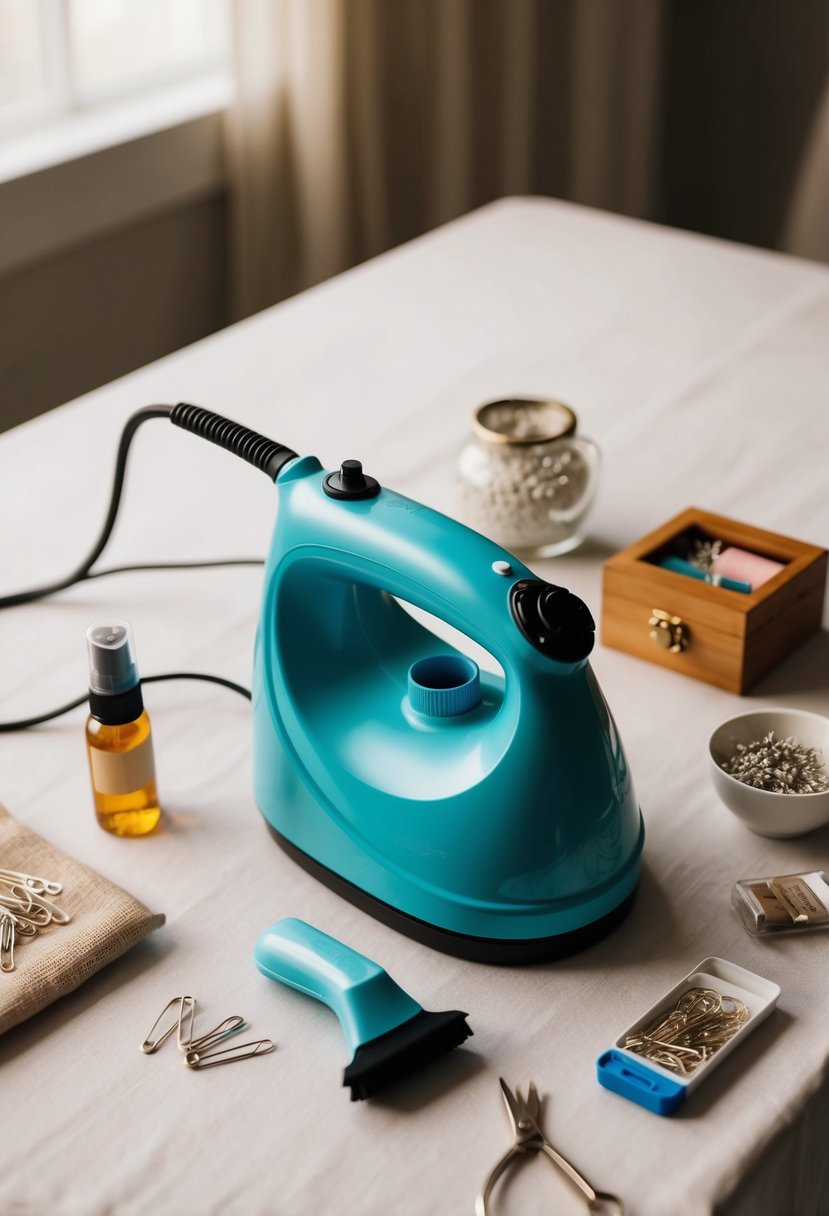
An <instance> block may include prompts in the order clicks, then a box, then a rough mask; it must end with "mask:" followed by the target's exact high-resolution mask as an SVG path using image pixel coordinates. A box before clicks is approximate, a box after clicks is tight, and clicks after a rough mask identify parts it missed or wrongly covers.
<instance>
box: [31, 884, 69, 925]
mask: <svg viewBox="0 0 829 1216" xmlns="http://www.w3.org/2000/svg"><path fill="white" fill-rule="evenodd" d="M29 900H30V902H31V904H33V905H34V907H36V908H42V909H43V911H44V912H47V913H48V915H49V920H48V921H46V922H45V923H46V924H47V925H48V924H49V923H50V921H54V923H55V924H56V925H68V924H69V922H70V920H71V919H72V917H71V916H70V915H69V913H68V912H64V910H63V908H59V907H58V906H57V904H53V903H52V901H51V899H46V898H45V896H43V895H36V894H35V892H34V891H32V892H31V893H30V894H29Z"/></svg>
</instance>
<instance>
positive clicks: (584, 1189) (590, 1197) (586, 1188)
mask: <svg viewBox="0 0 829 1216" xmlns="http://www.w3.org/2000/svg"><path fill="white" fill-rule="evenodd" d="M540 1151H541V1152H542V1153H545V1154H546V1156H547V1157H549V1159H550V1160H551V1161H552V1162H553V1163H554V1164H555V1165H557V1166H558V1168H559V1169H560V1170H561V1171H562V1173H564V1174H566V1175H567V1177H568V1178H569V1179H570V1181H571V1182H573V1183H575V1185H576V1186H577V1187H578V1188H579V1190H580V1191H581V1193H582V1194H583V1195H584V1197H585V1198H586V1200H587V1206H588V1207H589V1209H590V1211H591V1212H592V1211H595V1209H596V1204H597V1203H601V1204H602V1205H605V1204H614V1205H615V1207H616V1210H617V1212H618V1213H619V1216H625V1205H624V1204H623V1203H622V1201H621V1199H620V1198H619V1197H618V1195H611V1194H610V1192H609V1191H597V1190H594V1188H593V1187H592V1186H591V1185H590V1183H589V1182H588V1181H587V1179H586V1178H583V1177H582V1175H581V1174H580V1173H579V1171H578V1170H577V1169H576V1167H575V1166H574V1165H571V1164H570V1162H569V1161H568V1160H567V1159H566V1157H562V1155H561V1153H557V1152H556V1150H555V1149H554V1148H553V1146H552V1144H550V1142H549V1141H548V1140H545V1141H544V1143H543V1144H542V1145H541V1146H540Z"/></svg>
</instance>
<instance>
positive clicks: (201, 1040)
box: [182, 1013, 245, 1055]
mask: <svg viewBox="0 0 829 1216" xmlns="http://www.w3.org/2000/svg"><path fill="white" fill-rule="evenodd" d="M244 1025H245V1019H244V1018H243V1017H241V1016H240V1015H239V1014H238V1013H234V1014H232V1015H231V1016H230V1017H229V1018H225V1019H224V1021H223V1022H219V1025H218V1026H215V1027H214V1028H213V1030H208V1031H207V1033H206V1034H203V1035H200V1036H199V1037H198V1038H197V1039H191V1040H190V1041H189V1043H187V1044H186V1045H185V1046H184V1047H182V1051H196V1052H198V1053H199V1054H200V1055H204V1053H205V1052H206V1051H207V1049H208V1048H209V1047H214V1046H215V1045H216V1043H221V1042H222V1040H223V1039H229V1038H230V1037H231V1036H232V1035H234V1034H238V1033H239V1031H240V1030H241V1029H242V1028H243V1027H244Z"/></svg>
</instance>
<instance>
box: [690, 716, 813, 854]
mask: <svg viewBox="0 0 829 1216" xmlns="http://www.w3.org/2000/svg"><path fill="white" fill-rule="evenodd" d="M769 731H774V736H775V738H776V739H788V738H789V737H793V738H795V739H796V740H797V742H798V743H801V744H802V745H803V746H804V747H816V748H818V750H819V751H821V752H822V753H823V756H822V759H823V762H824V764H826V766H827V769H829V718H825V717H824V716H823V715H822V714H812V713H808V712H807V711H806V710H802V709H756V710H754V711H752V712H751V713H748V714H740V715H739V716H738V717H736V718H729V719H728V721H727V722H723V723H722V725H721V726H718V727H717V729H716V730H715V731H714V733H713V735H712V736H711V738H710V740H709V741H708V755H709V758H710V763H711V777H712V779H713V782H714V789H715V790H716V791H717V793H718V794H719V796H720V798H721V799H722V800H723V802H724V803H725V805H726V806H727V807H728V809H729V811H732V812H733V813H734V814H735V815H736V816H737V818H738V819H742V821H743V823H744V824H745V825H746V827H749V828H751V830H752V832H757V834H758V835H760V836H777V837H782V836H802V835H803V833H804V832H812V831H814V829H815V828H819V827H822V826H823V825H824V824H825V823H829V790H827V792H826V793H825V794H772V793H771V792H770V791H769V790H757V789H754V787H753V786H751V785H745V784H744V783H743V782H742V781H738V780H737V778H736V777H732V776H731V775H730V773H726V772H723V770H722V769H721V768H720V765H721V764H722V763H723V762H724V761H726V760H729V759H730V758H731V757H732V756H733V755H734V751H735V748H736V745H737V744H738V743H753V742H754V741H755V740H756V739H762V738H763V737H764V736H765V735H767V734H768V733H769Z"/></svg>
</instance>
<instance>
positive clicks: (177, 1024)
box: [141, 996, 196, 1056]
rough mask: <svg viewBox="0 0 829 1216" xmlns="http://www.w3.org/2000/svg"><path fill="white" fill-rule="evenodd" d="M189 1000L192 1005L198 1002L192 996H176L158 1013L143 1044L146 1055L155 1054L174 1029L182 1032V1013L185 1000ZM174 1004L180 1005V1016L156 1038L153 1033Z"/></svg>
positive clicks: (142, 1047) (142, 1048)
mask: <svg viewBox="0 0 829 1216" xmlns="http://www.w3.org/2000/svg"><path fill="white" fill-rule="evenodd" d="M188 1001H189V1002H190V1004H191V1006H192V1005H195V1003H196V1002H195V1001H194V1000H193V997H192V996H174V997H173V999H172V1000H171V1001H168V1002H167V1004H166V1005H165V1006H164V1008H163V1009H162V1010H161V1013H160V1014H159V1015H158V1017H157V1018H156V1019H155V1021H154V1022H153V1024H152V1026H151V1027H150V1033H149V1034H148V1035H147V1037H146V1039H145V1040H144V1042H143V1043H142V1044H141V1050H142V1051H143V1052H144V1054H145V1055H148V1056H151V1055H153V1054H154V1052H156V1051H158V1049H159V1047H161V1045H162V1043H165V1042H166V1041H167V1039H169V1037H170V1035H171V1034H172V1033H173V1031H174V1030H176V1029H177V1028H178V1030H179V1033H181V1018H182V1013H183V1012H184V1005H185V1002H188ZM174 1005H178V1006H179V1012H178V1016H177V1017H176V1018H175V1019H174V1020H173V1021H172V1022H171V1023H170V1025H169V1026H168V1027H167V1029H166V1030H165V1031H164V1033H163V1034H161V1035H159V1036H158V1038H156V1039H154V1038H153V1034H154V1033H155V1031H156V1029H157V1027H158V1025H159V1023H160V1022H161V1021H162V1020H163V1019H164V1016H165V1014H166V1013H167V1011H168V1009H172V1008H173V1006H174Z"/></svg>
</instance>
